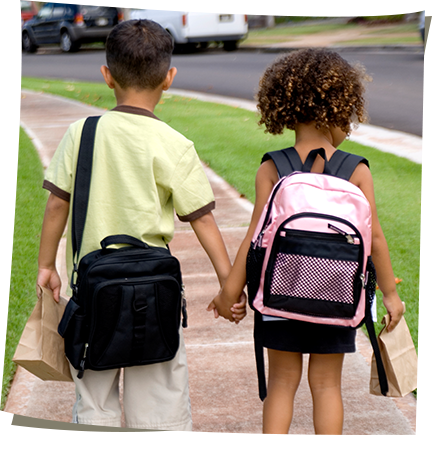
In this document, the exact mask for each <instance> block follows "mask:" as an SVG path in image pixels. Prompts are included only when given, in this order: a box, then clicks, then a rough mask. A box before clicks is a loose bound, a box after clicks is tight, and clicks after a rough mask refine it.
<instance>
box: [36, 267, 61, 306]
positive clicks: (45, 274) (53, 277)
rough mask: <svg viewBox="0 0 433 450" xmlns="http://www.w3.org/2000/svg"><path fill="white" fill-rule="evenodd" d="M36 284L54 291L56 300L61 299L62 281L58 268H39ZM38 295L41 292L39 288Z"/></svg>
mask: <svg viewBox="0 0 433 450" xmlns="http://www.w3.org/2000/svg"><path fill="white" fill-rule="evenodd" d="M36 284H37V285H39V286H42V287H44V288H48V289H51V290H52V291H53V297H54V300H55V301H56V302H59V300H60V289H61V287H62V282H61V280H60V276H59V274H58V273H57V270H56V269H39V271H38V278H37V281H36ZM37 294H38V297H39V296H40V292H39V290H38V289H37Z"/></svg>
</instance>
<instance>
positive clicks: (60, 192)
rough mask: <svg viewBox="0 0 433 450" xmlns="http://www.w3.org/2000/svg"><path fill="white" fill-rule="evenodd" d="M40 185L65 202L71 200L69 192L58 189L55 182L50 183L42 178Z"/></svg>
mask: <svg viewBox="0 0 433 450" xmlns="http://www.w3.org/2000/svg"><path fill="white" fill-rule="evenodd" d="M42 187H43V188H44V189H46V190H47V191H50V192H51V193H52V194H54V195H55V196H56V197H59V198H61V199H62V200H65V201H67V202H70V201H71V194H70V193H69V192H66V191H64V190H63V189H60V188H59V187H57V186H56V185H55V184H53V183H51V181H48V180H44V182H43V184H42Z"/></svg>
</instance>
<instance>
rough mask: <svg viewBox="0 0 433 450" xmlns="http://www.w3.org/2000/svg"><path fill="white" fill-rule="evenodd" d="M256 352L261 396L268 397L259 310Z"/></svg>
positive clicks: (255, 318) (261, 398)
mask: <svg viewBox="0 0 433 450" xmlns="http://www.w3.org/2000/svg"><path fill="white" fill-rule="evenodd" d="M254 353H255V357H256V369H257V379H258V383H259V397H260V400H261V401H263V400H264V399H265V398H266V394H267V392H266V374H265V359H264V350H263V318H262V315H261V314H260V313H259V312H258V311H254Z"/></svg>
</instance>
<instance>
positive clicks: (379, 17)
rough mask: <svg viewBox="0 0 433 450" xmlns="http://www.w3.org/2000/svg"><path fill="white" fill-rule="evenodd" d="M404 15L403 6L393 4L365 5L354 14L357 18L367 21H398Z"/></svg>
mask: <svg viewBox="0 0 433 450" xmlns="http://www.w3.org/2000/svg"><path fill="white" fill-rule="evenodd" d="M404 17H405V11H404V8H403V7H402V6H395V5H392V6H391V5H366V6H363V7H362V8H360V9H359V11H358V12H357V16H356V18H357V19H360V20H365V21H367V22H376V21H386V22H398V21H401V20H403V19H404Z"/></svg>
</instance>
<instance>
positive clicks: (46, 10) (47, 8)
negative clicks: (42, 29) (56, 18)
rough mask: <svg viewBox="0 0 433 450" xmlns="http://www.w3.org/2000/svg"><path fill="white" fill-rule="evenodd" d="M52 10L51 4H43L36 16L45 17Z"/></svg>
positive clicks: (49, 14)
mask: <svg viewBox="0 0 433 450" xmlns="http://www.w3.org/2000/svg"><path fill="white" fill-rule="evenodd" d="M52 12H53V4H52V3H51V4H48V5H45V6H44V7H43V8H42V9H41V10H40V11H39V14H38V17H40V18H41V19H46V18H47V17H50V16H51V13H52Z"/></svg>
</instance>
